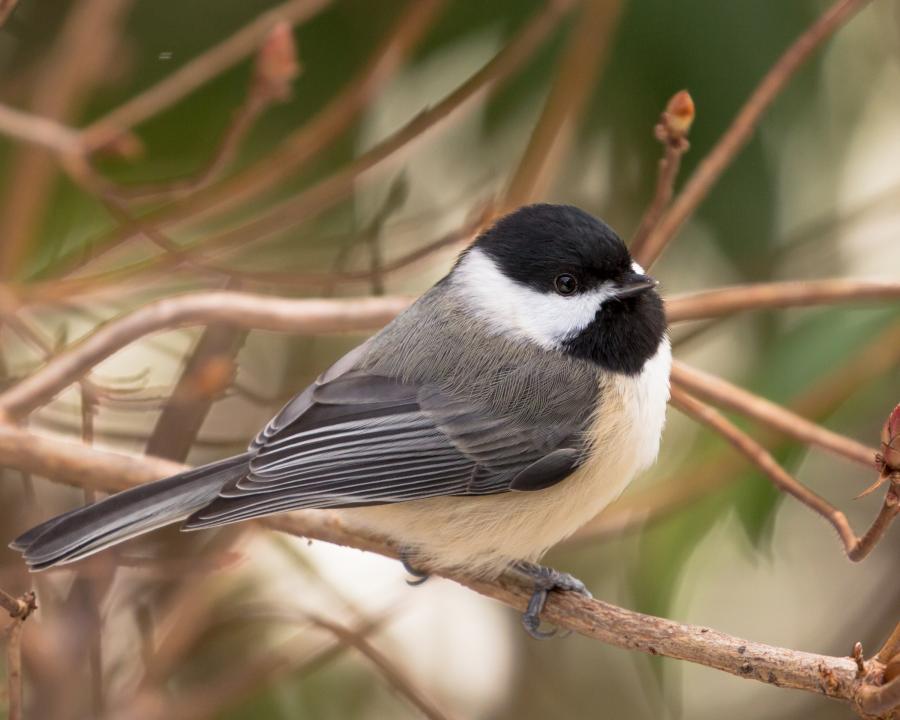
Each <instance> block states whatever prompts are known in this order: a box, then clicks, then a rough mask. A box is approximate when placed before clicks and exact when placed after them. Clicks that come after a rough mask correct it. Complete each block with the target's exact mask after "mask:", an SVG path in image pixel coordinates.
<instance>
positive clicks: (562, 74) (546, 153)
mask: <svg viewBox="0 0 900 720" xmlns="http://www.w3.org/2000/svg"><path fill="white" fill-rule="evenodd" d="M620 9H621V2H620V0H586V1H585V2H583V3H582V8H581V11H580V13H579V15H578V17H577V18H576V21H575V23H574V24H573V26H572V30H571V31H570V39H569V42H568V45H567V46H566V48H565V50H564V52H563V55H562V58H561V59H560V60H559V65H558V67H557V70H556V78H555V79H554V81H553V86H552V87H551V88H550V92H549V93H548V94H547V99H546V100H545V102H544V108H543V110H542V111H541V115H540V117H539V118H538V121H537V124H536V125H535V126H534V130H532V133H531V137H530V138H529V140H528V145H527V146H526V148H525V152H524V154H523V155H522V159H521V160H520V161H519V166H518V168H516V171H515V172H514V173H513V176H512V178H511V179H510V182H509V187H508V189H507V191H506V198H505V200H504V203H503V209H504V211H508V210H513V209H515V208H517V207H519V206H520V205H525V204H526V203H529V202H534V201H535V200H536V199H538V198H540V197H541V196H543V195H544V193H545V192H546V191H547V189H548V188H549V186H550V183H551V182H552V180H553V177H554V176H555V175H556V173H557V170H558V168H559V164H560V163H561V162H562V160H563V159H564V158H565V155H566V153H567V152H568V150H569V146H570V145H571V143H572V138H573V136H574V134H575V131H576V129H577V126H578V121H579V120H580V118H581V115H582V113H583V112H584V108H585V106H586V105H587V101H588V100H589V99H590V96H591V92H592V91H594V90H595V89H596V82H595V81H596V78H597V77H598V76H599V75H600V70H601V66H602V64H603V62H604V59H605V57H606V54H607V50H608V49H609V44H610V38H612V37H613V33H614V31H615V29H616V26H617V24H618V18H619V11H620Z"/></svg>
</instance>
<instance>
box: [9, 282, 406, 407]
mask: <svg viewBox="0 0 900 720" xmlns="http://www.w3.org/2000/svg"><path fill="white" fill-rule="evenodd" d="M409 303H410V300H409V299H407V298H403V297H381V298H361V299H356V300H286V299H279V298H270V297H265V296H261V295H250V294H245V293H234V292H209V293H195V294H191V295H181V296H176V297H172V298H166V299H163V300H157V301H156V302H153V303H150V304H149V305H145V306H144V307H142V308H140V309H138V310H136V311H134V312H132V313H129V314H126V315H123V316H121V317H119V318H117V319H115V320H111V321H110V322H108V323H106V324H104V325H102V326H100V327H99V328H98V329H97V330H96V331H94V332H93V333H91V334H90V335H89V336H87V337H86V338H84V339H83V340H81V341H79V342H77V343H76V344H75V345H73V346H71V347H70V348H69V349H68V350H66V351H64V352H62V353H61V354H59V355H57V356H56V357H54V358H53V359H52V360H51V361H50V362H49V363H47V365H45V366H44V367H43V368H42V369H41V370H39V371H38V372H37V373H35V374H34V375H31V376H30V377H27V378H25V379H24V380H22V381H20V382H19V383H17V384H16V385H14V386H13V387H11V388H9V389H8V390H7V391H6V392H4V393H2V394H0V415H2V414H4V413H5V414H7V415H9V416H12V417H17V416H22V415H24V414H27V413H28V412H30V411H31V410H33V409H34V408H36V407H38V406H40V405H41V404H43V403H45V402H46V401H48V400H50V399H51V398H52V397H53V396H55V395H56V394H57V393H58V392H60V391H61V390H63V389H64V388H65V387H67V386H68V385H69V384H71V383H72V382H75V381H76V380H78V379H79V378H81V377H82V376H83V375H84V374H85V373H86V372H87V371H88V370H89V369H90V368H92V367H93V366H95V365H96V364H97V363H99V362H100V361H101V360H104V359H105V358H107V357H109V356H110V355H112V354H113V353H114V352H115V351H116V350H118V349H120V348H122V347H124V346H125V345H127V344H128V343H130V342H132V341H134V340H136V339H138V338H139V337H142V336H144V335H147V334H150V333H153V332H156V331H159V330H171V329H174V328H180V327H187V326H189V325H196V324H208V323H211V322H219V323H223V324H227V325H230V326H232V327H238V328H246V329H260V330H270V331H274V332H295V333H296V332H300V333H320V332H361V331H366V330H376V329H379V328H381V327H382V326H383V325H385V324H386V323H387V322H389V321H390V320H392V319H393V318H394V317H395V316H396V315H397V314H398V313H399V312H400V311H402V310H403V309H405V308H406V307H407V306H408V305H409Z"/></svg>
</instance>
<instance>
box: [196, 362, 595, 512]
mask: <svg viewBox="0 0 900 720" xmlns="http://www.w3.org/2000/svg"><path fill="white" fill-rule="evenodd" d="M363 356H364V351H363V350H362V348H358V349H357V350H356V351H354V352H352V353H351V354H350V355H348V356H345V357H344V358H343V359H342V360H341V361H339V363H337V364H336V365H335V366H333V367H332V368H331V369H329V370H328V371H327V372H326V373H324V374H323V375H322V376H320V377H319V378H318V379H317V380H316V382H315V383H313V384H312V385H311V386H310V387H309V388H307V389H306V390H305V391H304V392H303V393H301V394H300V395H298V396H297V397H296V398H294V399H293V400H292V401H291V402H290V403H288V404H287V405H286V406H285V407H284V408H283V409H282V410H281V411H280V412H279V413H278V415H276V416H275V417H274V418H273V419H272V421H271V422H270V423H269V424H268V425H267V426H266V428H265V429H264V430H263V431H262V432H260V433H259V435H258V436H257V438H256V439H255V440H254V442H253V444H252V445H251V451H252V452H253V453H254V455H253V457H252V459H251V460H250V465H249V471H248V472H247V474H246V475H244V476H243V477H241V478H238V479H237V480H235V481H232V482H230V483H228V484H227V485H226V486H225V487H224V488H223V490H222V491H221V493H220V494H219V497H218V498H216V499H215V500H214V501H213V502H212V503H210V504H209V505H208V506H207V507H205V508H203V509H202V510H200V511H198V512H196V513H195V514H194V515H193V516H191V518H190V519H189V520H188V522H187V524H186V527H203V526H209V525H218V524H223V523H229V522H235V521H237V520H243V519H246V518H250V517H256V516H260V515H267V514H271V513H274V512H279V511H283V510H290V509H300V508H311V507H317V508H329V507H353V506H359V505H371V504H382V503H396V502H404V501H407V500H414V499H420V498H427V497H435V496H442V495H483V494H490V493H497V492H507V491H510V490H537V489H541V488H544V487H549V486H550V485H553V484H554V483H556V482H559V481H560V480H562V479H563V478H565V477H566V476H567V475H568V474H569V473H571V472H572V470H573V469H574V468H575V467H576V466H577V464H578V462H579V458H580V456H581V447H580V443H581V434H580V432H581V429H582V424H583V419H582V418H581V417H575V418H573V420H572V422H571V423H570V424H568V425H566V424H563V425H562V426H561V425H560V424H559V423H555V424H553V425H552V426H551V427H544V426H543V425H542V423H540V422H523V421H521V420H518V419H516V418H513V417H497V416H496V414H495V413H493V412H492V411H491V410H490V409H488V408H486V407H484V406H482V405H480V404H479V403H478V402H477V401H475V400H474V399H472V398H471V397H466V396H460V395H458V394H456V395H451V394H450V393H448V392H447V391H446V390H443V389H441V388H439V387H437V386H436V385H431V384H418V383H411V382H403V381H401V380H398V379H396V378H392V377H386V376H384V375H381V374H373V373H370V372H368V371H366V370H364V369H361V368H360V367H359V363H360V359H361V358H362V357H363Z"/></svg>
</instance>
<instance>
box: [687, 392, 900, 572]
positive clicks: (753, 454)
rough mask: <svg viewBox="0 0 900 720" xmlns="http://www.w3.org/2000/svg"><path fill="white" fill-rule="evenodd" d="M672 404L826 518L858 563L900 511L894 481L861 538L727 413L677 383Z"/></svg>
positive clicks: (784, 489) (899, 501)
mask: <svg viewBox="0 0 900 720" xmlns="http://www.w3.org/2000/svg"><path fill="white" fill-rule="evenodd" d="M672 405H674V406H675V407H676V408H678V409H679V410H681V411H682V412H684V413H685V414H686V415H688V416H689V417H692V418H693V419H694V420H696V421H697V422H699V423H701V424H702V425H706V426H707V427H709V428H710V429H712V430H714V431H715V432H717V433H718V434H719V435H721V436H722V437H723V438H725V439H726V440H727V441H728V442H729V443H731V445H733V446H734V447H735V448H736V449H737V450H738V451H740V452H741V453H742V454H743V455H744V456H745V457H746V458H747V459H748V460H750V462H752V463H753V464H754V465H755V466H756V467H757V468H759V470H760V471H761V472H762V473H764V474H765V475H766V476H767V477H768V478H769V479H770V480H771V481H772V483H773V484H774V485H775V486H776V487H778V488H779V489H780V490H782V491H784V492H786V493H788V494H789V495H792V496H793V497H795V498H796V499H797V500H799V501H800V502H801V503H803V504H804V505H806V506H807V507H808V508H810V509H811V510H812V511H813V512H815V513H817V514H818V515H821V516H822V517H823V518H825V520H827V521H828V522H829V523H830V524H831V526H832V527H833V528H834V529H835V531H836V532H837V534H838V537H840V539H841V542H842V543H843V545H844V550H845V551H846V553H847V557H848V558H850V560H853V561H854V562H856V561H859V560H862V559H863V558H864V557H866V555H868V554H869V552H871V550H872V548H873V547H875V545H876V544H877V542H878V541H879V540H880V539H881V537H882V536H883V535H884V532H885V531H886V530H887V528H888V527H889V526H890V524H891V522H892V521H893V519H894V518H895V517H896V516H897V514H898V513H900V493H898V487H900V484H894V483H892V484H891V487H890V488H889V489H888V491H887V494H886V495H885V499H884V504H883V505H882V508H881V510H880V512H879V513H878V516H877V517H876V518H875V520H874V522H873V523H872V526H871V527H870V528H869V530H868V531H867V532H866V533H865V535H863V536H862V537H861V538H858V537H857V536H856V534H855V533H854V532H853V529H852V528H851V527H850V523H849V522H847V518H846V516H845V515H844V513H842V512H841V511H840V510H838V509H837V508H835V507H834V506H833V505H831V504H830V503H829V502H828V501H827V500H825V499H824V498H823V497H821V496H820V495H817V494H816V493H814V492H813V491H812V490H810V489H809V488H807V487H805V486H804V485H801V484H800V483H799V482H797V480H795V479H794V478H793V477H792V476H791V475H790V473H788V472H787V471H786V470H785V469H784V468H783V467H781V465H779V464H778V461H777V460H775V458H774V457H772V455H771V454H770V453H769V452H768V451H767V450H766V449H765V448H764V447H763V446H762V445H760V444H759V443H757V442H756V441H755V440H754V439H753V438H751V437H750V436H749V435H747V434H746V433H745V432H743V431H742V430H741V429H740V428H738V427H737V426H736V425H734V424H733V423H732V422H730V421H729V420H728V419H727V418H726V417H725V416H724V415H722V414H721V413H719V412H718V411H717V410H715V409H713V408H711V407H710V406H709V405H706V404H704V403H702V402H700V401H699V400H697V399H696V398H694V397H693V396H691V395H690V394H688V393H687V392H685V391H684V390H682V389H680V388H679V387H677V386H673V387H672ZM898 479H900V478H898Z"/></svg>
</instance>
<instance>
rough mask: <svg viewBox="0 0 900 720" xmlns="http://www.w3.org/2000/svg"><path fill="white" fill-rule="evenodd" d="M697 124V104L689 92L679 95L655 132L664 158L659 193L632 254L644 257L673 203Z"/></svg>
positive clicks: (637, 233)
mask: <svg viewBox="0 0 900 720" xmlns="http://www.w3.org/2000/svg"><path fill="white" fill-rule="evenodd" d="M693 122H694V100H693V98H691V96H690V94H689V93H688V91H687V90H681V91H679V92H677V93H675V94H674V95H673V96H672V97H671V99H670V100H669V102H668V103H667V104H666V109H665V111H664V112H663V114H662V116H661V117H660V118H659V122H658V123H657V124H656V127H655V128H654V134H655V135H656V139H657V140H659V141H660V142H661V143H662V144H663V148H664V149H663V156H662V158H660V161H659V170H658V172H657V177H656V192H655V193H654V194H653V199H652V200H651V201H650V205H649V206H648V207H647V209H646V210H645V211H644V217H642V218H641V222H640V224H639V225H638V229H637V230H636V231H635V233H634V237H633V238H632V239H631V248H630V250H631V254H632V255H633V256H634V257H640V256H641V255H643V253H644V244H645V243H646V242H647V237H648V236H649V235H650V233H651V232H652V231H653V228H655V227H656V224H657V223H658V222H659V218H660V217H661V216H662V214H663V211H664V210H665V209H666V207H667V206H668V205H669V201H670V200H671V199H672V192H673V190H674V188H675V178H677V177H678V170H679V168H680V167H681V156H682V155H684V154H685V153H686V152H687V151H688V149H689V148H690V146H691V145H690V143H689V142H688V141H687V135H688V133H689V132H690V130H691V125H692V124H693Z"/></svg>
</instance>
